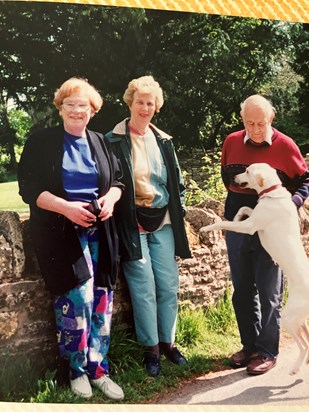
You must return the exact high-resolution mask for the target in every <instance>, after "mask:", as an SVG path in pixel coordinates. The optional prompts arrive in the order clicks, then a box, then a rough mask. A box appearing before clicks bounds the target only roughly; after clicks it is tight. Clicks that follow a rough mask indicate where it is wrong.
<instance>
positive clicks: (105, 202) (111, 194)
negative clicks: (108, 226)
mask: <svg viewBox="0 0 309 412" xmlns="http://www.w3.org/2000/svg"><path fill="white" fill-rule="evenodd" d="M121 193H122V191H121V189H120V188H119V187H111V188H110V190H109V191H108V192H107V193H106V195H104V196H102V197H100V198H99V199H98V202H99V203H100V205H101V212H100V214H99V216H98V217H99V219H101V220H107V219H109V218H110V217H111V216H112V215H113V212H114V206H115V203H116V202H118V200H119V199H120V196H121Z"/></svg>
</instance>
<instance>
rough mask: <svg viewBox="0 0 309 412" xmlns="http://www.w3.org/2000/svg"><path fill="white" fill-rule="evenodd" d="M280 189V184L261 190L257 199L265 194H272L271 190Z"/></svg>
mask: <svg viewBox="0 0 309 412" xmlns="http://www.w3.org/2000/svg"><path fill="white" fill-rule="evenodd" d="M280 187H282V184H280V183H279V184H277V185H273V186H270V187H268V188H267V189H264V190H262V191H261V192H260V193H259V197H261V196H263V195H265V193H268V192H272V191H273V190H276V189H279V188H280Z"/></svg>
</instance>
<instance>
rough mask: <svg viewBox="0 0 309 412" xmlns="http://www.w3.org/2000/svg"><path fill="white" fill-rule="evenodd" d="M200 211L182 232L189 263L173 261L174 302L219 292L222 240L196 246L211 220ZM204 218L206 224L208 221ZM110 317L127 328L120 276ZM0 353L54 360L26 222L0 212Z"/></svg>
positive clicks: (209, 298)
mask: <svg viewBox="0 0 309 412" xmlns="http://www.w3.org/2000/svg"><path fill="white" fill-rule="evenodd" d="M212 216H214V214H212V215H211V217H209V216H208V214H207V213H205V211H204V210H202V209H199V210H198V209H195V208H189V211H188V217H187V222H186V225H187V230H188V235H189V238H190V243H191V245H192V258H191V259H186V260H179V267H180V292H179V301H180V302H186V303H190V305H194V306H205V305H208V304H210V303H213V302H214V301H216V300H217V299H218V298H219V297H220V296H221V295H222V293H223V292H224V290H225V287H226V283H227V279H228V267H227V261H226V252H225V246H224V240H223V238H222V236H221V239H219V237H218V236H219V235H218V234H214V235H210V236H209V239H207V241H206V242H204V243H201V240H200V237H199V234H198V231H199V229H200V228H201V227H202V226H205V225H206V224H208V222H210V221H211V219H212V218H213V217H212ZM209 219H210V221H209ZM114 316H120V318H121V321H122V322H123V323H124V324H126V325H127V326H132V325H133V322H132V313H131V306H130V298H129V294H128V289H127V286H126V283H125V280H124V277H123V276H122V275H121V276H120V278H119V282H118V284H117V288H116V293H115V306H114ZM0 353H1V354H2V355H5V356H12V357H14V356H15V355H17V354H21V353H22V354H23V356H25V357H27V358H33V359H35V358H37V357H40V358H42V357H45V358H46V360H47V361H48V360H49V359H50V360H52V359H53V358H55V354H56V341H55V329H54V318H53V310H52V302H51V297H50V295H49V293H48V292H47V291H46V290H45V287H44V282H43V280H42V279H41V276H40V274H39V270H38V265H37V262H36V259H35V256H34V252H33V249H32V246H31V239H30V235H29V220H28V219H27V218H22V219H20V217H19V216H18V214H17V213H14V212H0Z"/></svg>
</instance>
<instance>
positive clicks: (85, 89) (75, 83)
mask: <svg viewBox="0 0 309 412" xmlns="http://www.w3.org/2000/svg"><path fill="white" fill-rule="evenodd" d="M74 92H82V93H85V95H86V96H87V97H88V98H89V102H90V105H91V106H92V108H93V110H94V111H95V112H96V113H97V112H98V111H99V110H100V109H101V107H102V106H103V98H102V96H101V95H100V93H99V92H98V91H97V89H96V88H95V87H94V86H92V85H91V84H90V83H88V80H87V79H83V78H81V77H71V78H70V79H68V80H66V81H65V82H64V83H62V85H61V86H60V87H59V89H57V90H56V91H55V95H54V105H55V106H56V107H57V109H58V110H60V109H61V105H62V103H63V100H64V99H65V98H66V97H68V96H70V95H71V94H72V93H74Z"/></svg>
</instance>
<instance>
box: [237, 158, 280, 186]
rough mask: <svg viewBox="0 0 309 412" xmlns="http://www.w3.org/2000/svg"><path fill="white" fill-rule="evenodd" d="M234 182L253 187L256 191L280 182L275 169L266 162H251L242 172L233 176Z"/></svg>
mask: <svg viewBox="0 0 309 412" xmlns="http://www.w3.org/2000/svg"><path fill="white" fill-rule="evenodd" d="M235 182H236V183H237V184H238V185H239V186H240V187H246V188H249V189H254V190H256V191H257V193H260V192H261V191H262V190H265V189H267V188H268V187H271V186H273V185H277V184H280V183H281V182H280V179H279V176H278V175H277V172H276V170H275V169H273V168H272V167H271V166H269V165H268V164H267V163H253V164H252V165H250V166H248V167H247V169H246V171H245V172H244V173H240V174H239V175H236V176H235Z"/></svg>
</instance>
